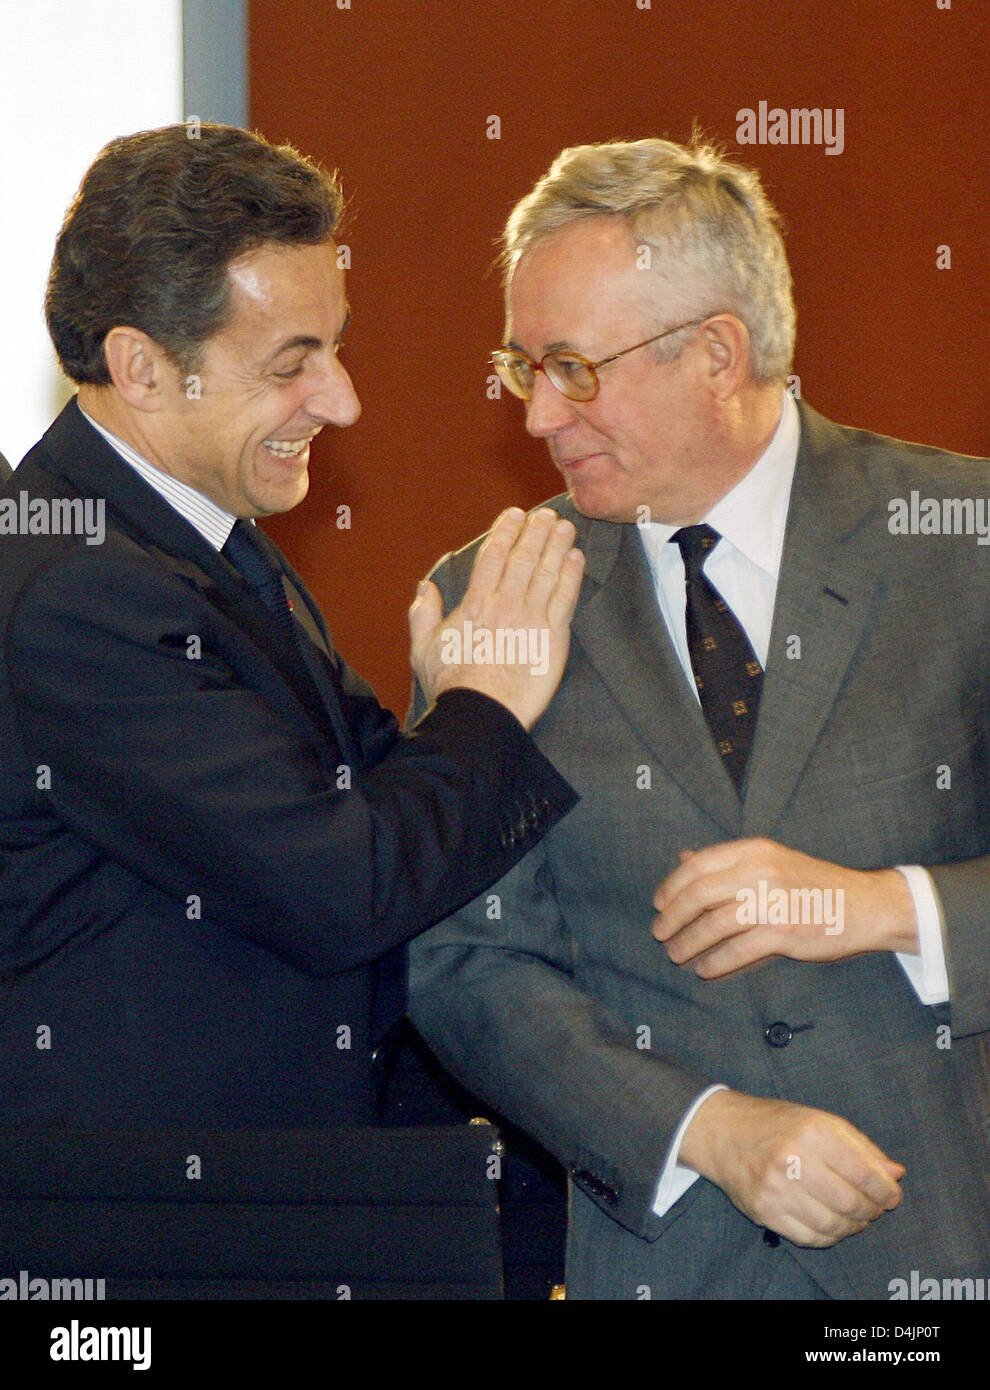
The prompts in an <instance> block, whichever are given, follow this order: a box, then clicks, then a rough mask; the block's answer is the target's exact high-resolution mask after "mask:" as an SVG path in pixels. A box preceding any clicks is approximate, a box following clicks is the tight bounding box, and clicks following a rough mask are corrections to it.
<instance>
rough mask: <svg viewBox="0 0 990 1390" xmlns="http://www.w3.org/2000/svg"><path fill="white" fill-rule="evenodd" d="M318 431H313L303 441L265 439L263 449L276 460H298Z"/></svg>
mask: <svg viewBox="0 0 990 1390" xmlns="http://www.w3.org/2000/svg"><path fill="white" fill-rule="evenodd" d="M318 434H319V430H314V431H313V433H312V434H308V435H307V436H306V438H305V439H266V440H264V441H263V442H264V445H265V448H266V449H267V450H268V452H269V453H270V454H274V455H275V457H276V458H278V459H294V458H298V457H299V455H300V454H301V453H302V452H303V450H304V449H306V448H308V446H309V443H310V441H311V440H313V439H315V438H316V436H317V435H318Z"/></svg>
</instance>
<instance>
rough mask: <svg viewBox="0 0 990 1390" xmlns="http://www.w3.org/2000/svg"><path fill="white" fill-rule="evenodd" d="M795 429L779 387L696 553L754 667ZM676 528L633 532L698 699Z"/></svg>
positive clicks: (915, 976) (917, 874)
mask: <svg viewBox="0 0 990 1390" xmlns="http://www.w3.org/2000/svg"><path fill="white" fill-rule="evenodd" d="M800 435H801V422H800V417H799V415H798V409H797V406H796V405H795V404H794V401H793V399H792V398H791V396H790V395H789V394H788V393H787V392H786V391H785V392H784V394H783V405H782V409H781V413H780V421H779V423H778V425H777V429H776V431H775V432H774V436H773V438H772V439H771V441H770V443H769V444H768V445H767V447H766V450H765V451H764V452H763V453H762V454H761V455H760V457H759V458H758V459H757V461H756V463H755V464H754V465H753V467H752V468H751V469H750V471H749V472H748V473H747V474H746V476H745V477H744V478H742V479H740V481H739V482H738V483H737V484H736V485H735V487H734V488H733V489H732V490H731V491H730V492H728V493H726V495H725V496H724V497H722V498H721V499H720V500H719V501H718V502H716V504H715V505H714V507H712V509H711V511H710V512H709V513H708V515H707V516H706V517H705V518H704V520H705V522H706V523H707V524H708V525H709V526H711V527H713V528H714V530H716V531H718V532H719V534H720V536H721V537H722V539H721V540H720V541H719V542H718V544H717V545H716V546H714V547H713V549H712V550H711V551H710V553H709V555H708V557H707V559H706V561H705V565H704V570H705V575H706V577H707V578H708V579H709V580H710V581H711V583H712V584H713V585H714V587H715V588H716V589H717V590H718V592H719V593H720V594H721V596H722V598H724V599H725V602H726V603H727V604H728V606H729V608H730V609H731V610H732V612H733V613H734V614H735V616H736V618H737V619H738V620H739V623H740V625H741V626H742V628H743V631H744V632H745V633H746V636H747V637H748V638H749V642H750V645H751V646H752V648H753V651H754V652H755V654H756V656H757V657H758V659H759V662H760V665H761V666H763V667H764V669H765V668H766V664H767V653H768V651H769V647H770V629H771V626H772V624H773V610H774V604H775V602H776V597H777V580H778V577H779V574H780V559H781V555H782V553H783V549H784V532H785V530H786V526H787V510H788V506H789V503H790V495H791V484H792V483H793V481H794V468H795V465H796V463H797V454H798V445H799V443H800ZM679 529H680V528H679V527H677V526H668V525H666V524H665V523H663V522H657V521H655V522H652V523H650V524H649V525H646V526H642V527H641V528H640V536H641V538H642V541H643V546H644V549H645V551H646V558H647V562H648V563H649V566H650V572H651V574H652V576H653V584H654V588H655V589H656V593H657V602H658V604H659V606H660V612H661V614H662V615H663V620H664V622H665V623H666V625H667V631H668V632H669V633H670V639H671V642H672V643H673V646H674V650H675V652H676V653H677V658H678V660H679V661H680V663H681V666H682V668H683V670H684V678H685V680H686V681H687V684H688V688H689V689H690V690H691V692H692V694H693V695H694V697H695V699H697V700H699V703H700V699H699V696H698V688H697V685H696V684H695V680H694V673H693V671H692V669H691V655H690V652H689V650H688V639H687V619H686V601H685V591H684V562H683V560H682V559H681V552H680V549H679V547H678V546H676V545H670V544H668V542H669V541H670V538H671V536H673V535H674V533H675V531H677V530H679ZM897 867H898V869H899V870H900V872H901V873H902V874H903V875H904V878H905V879H906V881H907V885H908V888H909V889H910V892H911V897H912V900H913V902H914V908H915V913H916V915H917V918H918V935H919V943H920V954H919V955H916V956H915V955H904V954H901V953H897V960H898V962H899V963H900V966H901V968H902V969H903V971H904V973H905V975H906V976H907V978H908V980H909V981H910V983H911V986H912V987H913V989H914V990H915V992H916V994H917V995H918V998H919V999H920V1000H921V1002H922V1003H923V1004H941V1003H944V1002H945V1001H946V1000H947V999H948V998H949V979H948V973H947V970H946V963H945V949H944V946H943V942H942V921H941V916H942V914H941V908H940V906H939V900H938V895H937V893H936V891H935V884H934V882H933V881H932V877H931V875H930V874H929V873H928V872H927V871H926V870H925V869H923V868H921V867H920V866H918V865H907V866H905V865H897ZM727 1089H728V1087H726V1086H723V1085H716V1086H711V1087H709V1089H708V1090H706V1091H703V1092H702V1094H701V1095H700V1096H698V1098H697V1099H696V1100H695V1102H694V1104H693V1105H692V1106H691V1108H690V1109H689V1110H688V1111H687V1113H686V1114H685V1115H684V1118H683V1119H682V1121H681V1123H680V1125H679V1127H678V1130H677V1133H676V1134H675V1135H674V1138H673V1141H672V1142H671V1146H670V1150H669V1152H668V1155H667V1160H666V1163H665V1165H664V1170H663V1173H662V1174H661V1177H660V1183H659V1186H658V1188H657V1196H656V1201H655V1203H654V1207H653V1210H654V1212H655V1213H656V1215H657V1216H662V1215H663V1214H664V1212H665V1211H667V1209H668V1208H669V1207H671V1206H672V1205H673V1204H674V1202H676V1201H677V1199H678V1198H679V1197H681V1196H682V1195H683V1194H684V1193H685V1192H686V1191H687V1189H688V1188H689V1187H690V1186H691V1184H692V1183H693V1182H694V1181H695V1179H696V1178H697V1176H698V1175H697V1173H695V1172H694V1171H693V1170H692V1169H690V1168H687V1167H685V1166H684V1165H683V1164H680V1163H678V1162H677V1155H678V1154H679V1152H680V1147H681V1141H682V1139H683V1137H684V1132H685V1130H686V1129H687V1127H688V1125H689V1124H690V1123H691V1121H692V1119H693V1118H694V1116H695V1113H696V1111H697V1110H698V1108H699V1107H700V1106H701V1105H702V1104H703V1103H704V1101H706V1100H707V1099H708V1097H709V1096H710V1095H713V1094H714V1093H715V1092H716V1091H724V1090H727Z"/></svg>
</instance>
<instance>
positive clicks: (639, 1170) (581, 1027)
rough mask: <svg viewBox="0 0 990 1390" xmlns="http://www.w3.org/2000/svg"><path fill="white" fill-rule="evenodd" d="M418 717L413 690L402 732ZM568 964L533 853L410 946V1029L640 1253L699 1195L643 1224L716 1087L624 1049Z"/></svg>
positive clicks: (564, 936) (565, 937)
mask: <svg viewBox="0 0 990 1390" xmlns="http://www.w3.org/2000/svg"><path fill="white" fill-rule="evenodd" d="M432 577H433V579H434V580H435V582H436V583H437V584H438V586H439V587H440V589H441V592H442V593H443V596H444V601H445V603H449V602H453V601H456V595H457V594H458V593H459V588H458V587H457V586H456V585H455V584H453V583H452V582H451V579H450V576H449V574H445V573H444V572H442V571H441V572H440V573H434V574H433V576H432ZM424 707H425V706H424V700H423V696H422V692H421V691H419V690H418V689H414V694H413V703H412V707H411V710H410V720H411V721H412V720H415V719H416V718H417V717H418V716H419V715H420V714H421V712H422V710H423V708H424ZM573 950H574V946H573V942H572V939H571V936H570V932H569V930H568V927H567V924H566V922H565V920H564V917H563V914H562V913H561V911H560V908H559V905H558V901H557V896H556V892H555V886H554V883H553V879H552V875H551V872H550V869H549V866H548V864H547V862H546V857H545V856H544V854H543V851H542V847H540V846H537V847H536V848H534V849H533V850H531V851H530V852H529V853H528V854H527V855H526V857H525V858H524V859H523V860H522V861H521V862H520V863H519V864H518V865H517V866H516V867H515V868H514V869H513V870H512V871H511V872H510V873H509V874H507V875H506V877H505V878H503V879H502V880H501V882H499V883H498V884H496V885H495V887H494V888H493V889H492V890H491V892H490V893H488V894H486V895H485V896H484V897H482V898H480V899H477V900H476V901H474V902H472V903H470V904H469V905H467V906H466V907H464V908H463V909H462V910H461V911H459V912H458V913H457V914H455V915H453V916H452V917H450V918H449V919H448V920H447V921H445V922H443V923H441V924H440V925H439V926H437V927H434V928H433V929H432V930H431V931H428V932H426V933H425V934H424V935H423V936H421V937H419V939H418V940H417V941H414V942H413V943H412V944H411V946H410V1015H411V1017H412V1019H413V1022H414V1023H415V1024H416V1027H417V1028H418V1029H419V1030H420V1032H421V1033H422V1034H423V1036H424V1037H425V1038H426V1040H427V1042H429V1043H430V1045H431V1046H432V1047H433V1048H434V1050H435V1051H436V1053H437V1055H438V1056H439V1057H440V1059H441V1061H442V1062H443V1063H444V1064H445V1065H446V1066H447V1067H448V1068H449V1069H450V1070H451V1071H452V1072H453V1073H454V1075H455V1076H457V1077H458V1078H459V1079H460V1080H462V1081H463V1082H464V1083H465V1084H466V1085H468V1086H469V1087H471V1088H472V1089H473V1090H475V1091H476V1092H477V1093H478V1094H479V1095H480V1096H482V1097H483V1098H484V1099H485V1100H486V1101H488V1102H489V1104H491V1105H492V1106H494V1107H495V1108H496V1109H497V1110H499V1111H500V1112H501V1113H502V1114H504V1115H506V1116H507V1117H508V1118H509V1119H511V1120H512V1121H513V1122H514V1123H516V1124H519V1125H520V1126H521V1127H522V1128H523V1129H525V1130H527V1131H528V1132H529V1133H530V1134H532V1135H534V1136H535V1137H536V1138H537V1139H538V1140H539V1141H540V1142H541V1143H542V1144H543V1145H544V1146H545V1147H546V1148H547V1149H548V1150H549V1151H550V1152H551V1153H553V1154H554V1155H555V1156H556V1157H557V1158H558V1159H559V1160H560V1162H561V1163H562V1164H563V1165H564V1167H565V1168H566V1169H567V1170H568V1171H569V1172H570V1173H571V1175H572V1176H573V1178H574V1179H575V1181H577V1182H578V1183H579V1184H580V1185H581V1187H582V1189H583V1190H584V1191H585V1192H586V1193H587V1194H588V1196H589V1197H590V1198H591V1199H592V1200H593V1201H595V1202H596V1203H598V1205H599V1206H601V1207H602V1209H603V1210H604V1211H606V1212H607V1213H608V1214H609V1215H610V1216H611V1217H612V1218H613V1219H615V1220H616V1221H618V1222H620V1224H622V1225H624V1226H626V1227H627V1228H628V1229H629V1230H631V1231H633V1232H634V1233H635V1234H637V1235H640V1236H644V1237H646V1238H647V1239H651V1240H653V1239H656V1238H657V1237H658V1236H660V1235H661V1234H662V1233H663V1231H664V1230H665V1229H666V1228H667V1226H669V1225H670V1223H671V1222H672V1221H674V1220H676V1219H677V1218H678V1217H679V1216H680V1215H681V1214H682V1213H683V1212H684V1211H685V1210H686V1209H687V1206H688V1205H689V1204H690V1203H691V1202H693V1201H694V1200H695V1198H696V1197H697V1195H698V1192H699V1190H700V1189H701V1188H702V1187H704V1186H705V1185H706V1184H705V1182H704V1180H699V1181H698V1182H696V1183H694V1184H693V1185H692V1187H691V1188H690V1189H689V1190H688V1191H687V1192H686V1193H685V1194H684V1195H683V1196H682V1197H681V1198H680V1199H679V1200H678V1201H677V1202H675V1203H674V1204H673V1206H672V1207H670V1209H669V1210H668V1211H667V1212H665V1213H664V1215H663V1216H662V1217H657V1216H656V1215H655V1214H654V1212H653V1204H654V1200H655V1198H656V1193H657V1184H658V1181H659V1179H660V1175H661V1172H662V1170H663V1168H664V1162H665V1159H666V1157H667V1153H668V1150H669V1148H670V1145H671V1142H672V1141H673V1138H674V1136H675V1134H676V1132H677V1129H678V1126H679V1125H680V1123H681V1120H682V1119H683V1116H684V1114H685V1112H686V1111H687V1110H688V1108H689V1107H690V1105H691V1104H692V1102H693V1101H694V1100H695V1099H696V1098H697V1097H698V1096H699V1095H700V1094H701V1093H702V1092H703V1091H704V1090H706V1089H707V1088H708V1087H709V1085H710V1084H712V1082H714V1081H718V1080H719V1078H717V1077H707V1076H703V1075H700V1074H697V1073H694V1072H691V1071H688V1070H686V1069H684V1068H683V1067H680V1066H676V1065H674V1064H673V1063H671V1062H668V1061H666V1060H665V1059H664V1058H662V1057H661V1056H659V1055H658V1054H657V1053H655V1052H652V1051H649V1050H647V1049H646V1048H643V1049H640V1048H637V1047H636V1046H635V1042H634V1041H633V1040H632V1039H631V1037H630V1030H629V1027H628V1025H627V1024H626V1023H625V1022H623V1021H620V1020H619V1019H617V1018H616V1017H615V1016H613V1015H612V1014H611V1013H610V1012H609V1011H608V1010H607V1009H605V1008H604V1007H603V1006H602V1005H601V1004H600V1003H599V1002H598V1001H597V1000H596V999H594V998H593V997H592V996H591V995H589V994H586V993H585V992H584V991H583V990H582V989H580V988H579V987H578V986H577V985H576V984H575V982H574V978H573V973H572V961H573Z"/></svg>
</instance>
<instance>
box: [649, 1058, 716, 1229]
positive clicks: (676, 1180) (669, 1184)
mask: <svg viewBox="0 0 990 1390" xmlns="http://www.w3.org/2000/svg"><path fill="white" fill-rule="evenodd" d="M728 1089H729V1088H728V1086H726V1085H724V1084H722V1083H721V1082H719V1083H718V1084H717V1085H715V1086H709V1087H708V1090H707V1091H702V1093H701V1095H700V1096H699V1097H698V1099H697V1100H696V1101H695V1102H694V1104H693V1105H692V1106H691V1108H690V1109H689V1110H688V1111H687V1113H686V1114H685V1116H684V1118H683V1120H681V1122H680V1124H679V1125H678V1127H677V1133H676V1134H675V1135H674V1137H673V1139H672V1140H671V1142H670V1148H669V1150H668V1151H667V1162H666V1163H665V1164H664V1167H663V1172H662V1173H661V1174H660V1182H659V1184H658V1185H657V1195H656V1196H655V1197H654V1199H653V1215H654V1216H664V1215H666V1213H667V1212H668V1211H669V1210H670V1208H671V1207H672V1206H673V1205H674V1203H675V1202H676V1201H677V1200H678V1199H679V1198H680V1197H683V1196H684V1194H685V1192H686V1191H687V1190H688V1188H689V1187H690V1186H691V1184H692V1183H693V1182H696V1181H697V1178H698V1174H697V1173H696V1172H695V1171H694V1169H693V1168H688V1167H686V1166H685V1165H684V1164H683V1163H678V1161H677V1155H678V1154H679V1153H680V1151H681V1142H682V1140H683V1138H684V1132H685V1130H686V1129H687V1127H688V1125H689V1124H690V1123H691V1121H692V1120H693V1119H694V1117H695V1115H696V1114H697V1113H698V1111H699V1110H700V1108H701V1106H702V1105H704V1103H705V1101H706V1100H707V1099H708V1097H709V1096H713V1095H714V1094H715V1092H716V1091H727V1090H728Z"/></svg>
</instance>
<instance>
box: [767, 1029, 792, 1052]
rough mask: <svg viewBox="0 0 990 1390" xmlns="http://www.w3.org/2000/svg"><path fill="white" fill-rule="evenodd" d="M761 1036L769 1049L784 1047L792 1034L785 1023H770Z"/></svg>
mask: <svg viewBox="0 0 990 1390" xmlns="http://www.w3.org/2000/svg"><path fill="white" fill-rule="evenodd" d="M763 1036H764V1037H765V1038H766V1040H767V1042H768V1043H769V1044H770V1046H771V1047H786V1046H787V1044H788V1043H789V1042H790V1040H791V1038H792V1037H793V1036H794V1034H793V1033H792V1032H791V1030H790V1028H788V1026H787V1024H786V1023H771V1025H770V1027H769V1028H768V1029H767V1030H766V1032H765V1033H764V1034H763Z"/></svg>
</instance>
